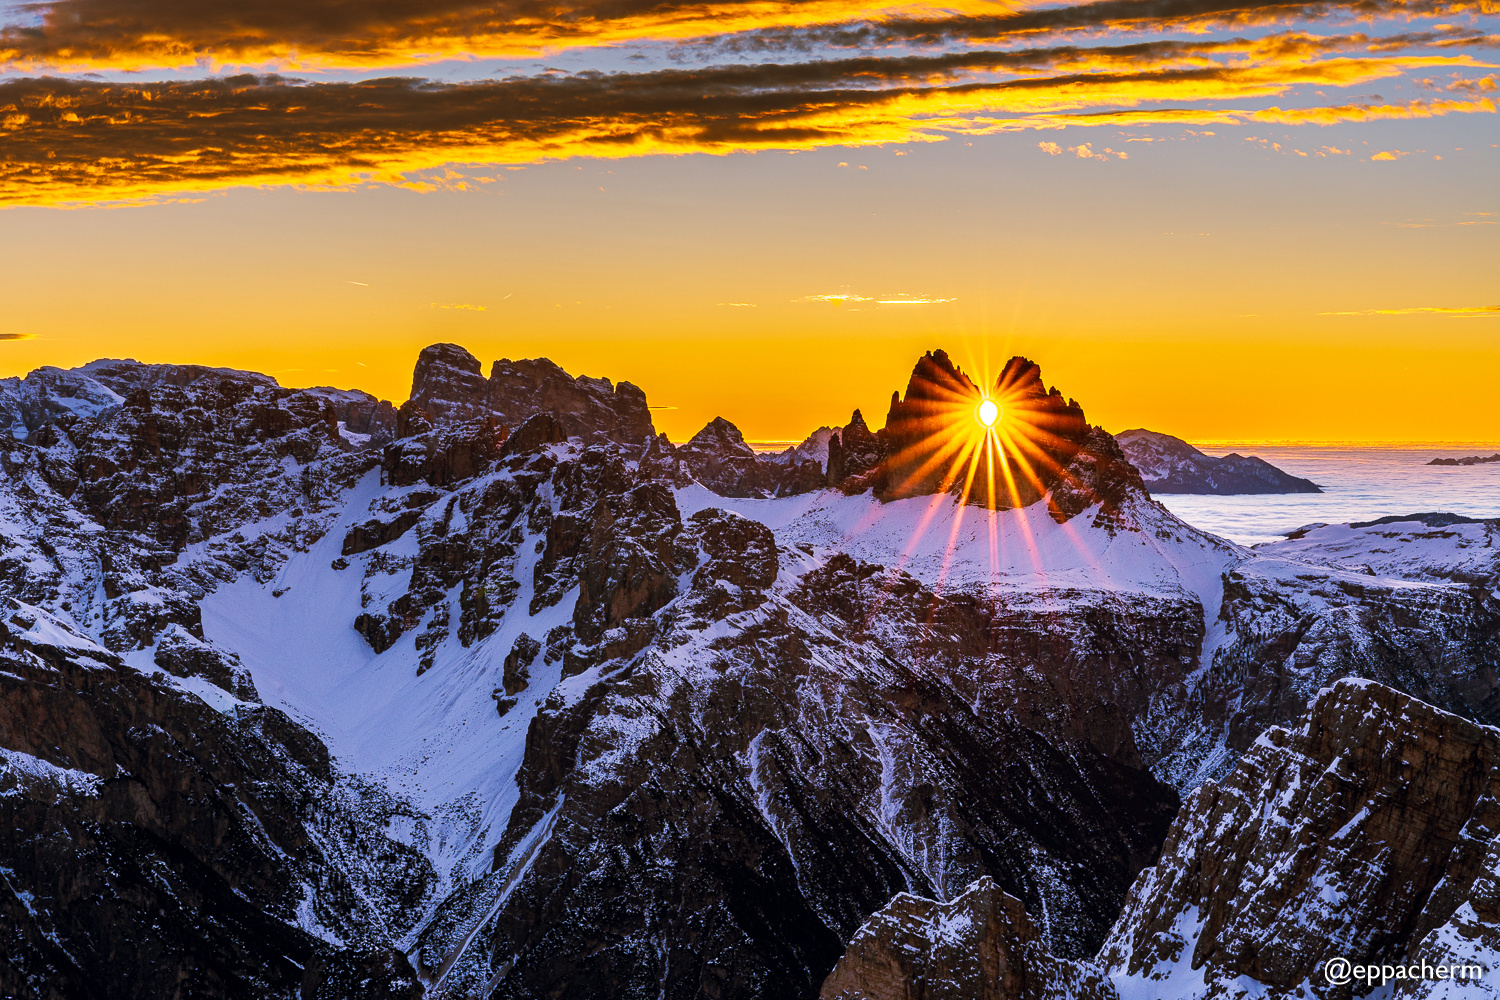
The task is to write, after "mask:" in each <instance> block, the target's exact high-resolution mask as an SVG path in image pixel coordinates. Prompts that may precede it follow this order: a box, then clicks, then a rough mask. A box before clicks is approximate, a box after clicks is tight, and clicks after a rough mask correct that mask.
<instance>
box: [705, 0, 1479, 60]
mask: <svg viewBox="0 0 1500 1000" xmlns="http://www.w3.org/2000/svg"><path fill="white" fill-rule="evenodd" d="M1493 13H1495V7H1494V4H1493V2H1492V0H1312V2H1301V3H1274V2H1272V3H1246V2H1245V0H1099V2H1097V3H1083V4H1074V5H1068V6H1058V7H1042V8H1035V9H1029V10H1021V11H1015V12H1009V13H1002V14H986V15H982V16H954V17H943V18H928V17H892V18H882V19H880V20H878V21H876V20H871V21H858V22H850V23H845V24H832V25H830V24H821V25H809V26H794V25H784V26H775V27H767V28H759V29H755V30H752V31H745V32H739V33H735V34H730V35H723V36H720V37H715V38H705V39H696V40H693V41H688V42H683V43H680V44H679V46H678V48H679V50H680V51H681V52H683V53H690V52H693V51H694V50H696V52H697V54H698V55H699V57H700V58H705V57H712V55H714V54H724V55H728V54H739V55H751V54H755V53H761V54H770V53H776V52H812V51H817V50H823V49H829V48H865V49H869V48H875V47H882V46H892V45H905V46H913V45H917V46H937V45H949V44H953V43H955V42H965V43H970V44H996V43H1001V42H1006V41H1014V40H1018V39H1022V38H1026V37H1030V36H1036V35H1050V34H1065V33H1070V32H1104V31H1110V32H1141V33H1148V34H1163V33H1167V32H1173V31H1189V30H1190V31H1203V30H1208V29H1223V30H1237V29H1243V28H1251V27H1257V28H1264V27H1271V26H1278V25H1297V24H1309V23H1314V22H1320V21H1355V20H1369V21H1373V20H1383V19H1416V18H1437V17H1445V18H1446V17H1468V16H1472V15H1476V14H1493Z"/></svg>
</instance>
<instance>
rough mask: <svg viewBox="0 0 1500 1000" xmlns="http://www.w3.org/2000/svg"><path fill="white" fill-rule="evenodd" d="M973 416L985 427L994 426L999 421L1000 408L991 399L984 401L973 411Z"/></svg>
mask: <svg viewBox="0 0 1500 1000" xmlns="http://www.w3.org/2000/svg"><path fill="white" fill-rule="evenodd" d="M974 416H975V417H977V418H978V420H979V422H980V423H981V424H984V426H986V427H993V426H995V421H997V420H999V419H1000V406H999V404H997V403H996V402H995V401H994V400H993V399H986V400H985V401H984V402H982V403H980V404H979V409H977V410H975V411H974Z"/></svg>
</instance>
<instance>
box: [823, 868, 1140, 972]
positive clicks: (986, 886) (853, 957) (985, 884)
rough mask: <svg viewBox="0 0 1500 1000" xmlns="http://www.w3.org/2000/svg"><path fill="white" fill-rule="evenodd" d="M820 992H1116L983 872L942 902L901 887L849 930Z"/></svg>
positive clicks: (1097, 970) (1019, 902) (1018, 901)
mask: <svg viewBox="0 0 1500 1000" xmlns="http://www.w3.org/2000/svg"><path fill="white" fill-rule="evenodd" d="M818 996H819V998H820V1000H1049V998H1062V997H1069V998H1077V1000H1115V991H1114V988H1113V986H1112V985H1111V984H1110V982H1109V981H1108V980H1107V979H1105V977H1104V973H1103V972H1101V971H1100V970H1099V969H1097V968H1095V967H1093V966H1091V965H1089V964H1088V963H1086V962H1070V961H1067V960H1064V959H1058V958H1056V957H1054V956H1053V955H1052V954H1050V953H1049V952H1048V951H1047V949H1046V947H1045V946H1044V945H1043V944H1042V940H1041V937H1040V936H1039V935H1038V934H1037V932H1036V928H1035V927H1033V926H1032V923H1031V920H1030V918H1028V917H1027V916H1026V908H1025V907H1024V906H1022V905H1021V901H1020V900H1019V899H1016V898H1015V897H1014V896H1010V895H1007V894H1006V893H1004V892H1002V891H1001V889H1000V887H999V886H998V885H996V884H995V881H994V880H993V879H990V878H982V879H979V880H978V881H977V882H975V883H973V884H972V885H970V886H969V887H968V888H967V889H965V890H964V892H963V894H962V895H960V896H958V897H957V898H956V899H954V900H952V901H951V902H948V903H939V902H936V901H935V900H931V899H923V898H921V897H920V896H913V895H911V894H910V893H906V892H903V893H900V894H899V895H897V896H896V898H895V899H893V900H891V901H890V902H889V903H888V904H886V906H885V908H884V909H882V910H881V911H880V912H879V913H877V914H875V915H874V916H873V917H871V918H870V919H869V921H867V922H866V923H865V925H864V926H863V927H861V928H860V929H859V933H857V934H855V935H854V940H852V941H850V942H849V950H848V951H846V952H844V957H843V958H841V959H839V964H838V965H837V966H835V967H834V970H833V973H832V974H831V975H829V977H828V979H827V980H825V981H824V983H823V990H822V992H821V993H819V994H818Z"/></svg>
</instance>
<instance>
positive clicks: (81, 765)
mask: <svg viewBox="0 0 1500 1000" xmlns="http://www.w3.org/2000/svg"><path fill="white" fill-rule="evenodd" d="M6 604H7V605H8V606H7V607H6V608H5V609H4V611H3V612H0V614H3V615H4V619H3V620H0V858H3V859H4V860H3V865H4V882H3V889H0V926H3V928H4V929H3V931H0V937H3V940H4V942H5V948H4V956H5V957H4V958H3V959H0V992H3V993H4V994H5V995H6V996H15V997H27V998H33V997H35V998H72V997H89V996H100V995H108V996H112V997H131V998H134V997H139V998H142V1000H146V998H155V997H162V996H217V997H244V998H247V1000H249V998H257V997H284V998H287V1000H291V998H304V997H320V998H327V1000H343V998H347V997H361V998H369V1000H376V998H386V997H409V998H413V1000H414V998H416V997H420V996H421V995H422V989H421V985H420V984H419V983H418V982H417V980H416V977H415V975H414V974H413V972H412V969H411V966H410V964H409V963H408V962H407V960H406V957H405V956H404V955H403V954H402V953H401V951H400V950H398V949H396V948H394V947H393V941H392V939H391V937H390V936H389V931H388V930H387V928H388V927H389V926H390V925H391V924H395V925H398V926H399V925H402V924H407V925H409V922H410V920H411V919H412V917H413V916H415V913H416V911H417V909H418V906H419V903H420V901H421V898H422V896H423V894H424V891H425V890H426V889H428V888H430V886H431V882H432V873H431V871H430V867H429V866H427V865H426V859H425V858H422V857H421V856H420V855H419V854H417V853H416V852H414V851H412V850H411V849H410V848H408V847H405V846H404V845H402V844H399V843H395V842H392V841H390V840H389V839H387V838H386V837H385V836H384V834H383V829H382V820H383V819H384V818H385V817H386V816H388V815H389V814H390V813H389V810H390V809H391V803H390V802H389V801H387V800H385V799H384V798H383V797H380V796H371V797H368V798H366V799H364V800H363V801H361V800H359V799H357V798H354V797H353V796H351V795H349V794H348V790H347V789H339V788H336V787H335V784H334V774H333V771H332V769H331V766H330V762H329V758H328V751H327V750H326V748H325V747H324V746H323V745H322V743H320V742H319V741H318V740H317V738H316V737H314V736H313V735H312V734H311V733H309V732H307V731H306V730H304V729H303V728H302V727H300V726H298V725H297V724H296V723H295V722H293V721H292V720H291V719H290V718H288V717H287V716H286V715H284V714H283V713H281V712H279V711H277V710H276V709H274V708H268V707H266V706H264V705H260V704H257V703H253V702H251V703H247V702H236V701H235V700H234V699H233V698H230V697H229V696H228V695H223V696H222V697H223V699H224V700H225V701H227V702H229V703H231V704H233V706H234V707H233V709H232V710H230V711H227V712H225V711H220V710H215V709H214V708H210V707H209V706H208V705H207V704H205V703H204V702H203V701H202V700H200V699H199V698H197V697H195V696H194V695H193V694H191V693H189V691H187V690H184V689H182V688H180V687H177V686H175V685H174V684H172V683H171V682H170V680H171V679H170V678H169V677H168V678H166V679H163V678H161V677H155V678H153V677H150V676H148V675H145V674H142V673H141V672H139V671H137V670H134V669H132V668H131V667H129V666H127V665H126V664H125V663H123V662H122V661H121V660H120V659H119V658H118V657H117V656H115V655H113V654H111V653H110V652H108V651H107V650H105V649H103V648H101V647H99V646H97V645H95V644H94V643H92V642H91V641H89V640H88V639H86V638H84V637H82V636H78V635H76V634H74V633H72V632H71V631H70V630H69V629H68V628H67V626H66V625H65V624H64V623H63V622H60V621H59V620H57V619H55V618H54V617H52V616H51V615H49V614H48V613H47V612H45V611H43V610H41V609H38V608H33V607H30V606H28V605H24V604H21V603H19V602H16V601H13V600H11V601H7V602H6ZM356 858H357V859H358V861H357V863H355V864H351V863H350V862H351V861H353V860H354V859H356Z"/></svg>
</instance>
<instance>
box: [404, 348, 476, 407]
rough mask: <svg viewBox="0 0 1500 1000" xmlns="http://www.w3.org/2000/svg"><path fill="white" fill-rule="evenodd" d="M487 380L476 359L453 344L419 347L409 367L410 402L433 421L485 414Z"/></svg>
mask: <svg viewBox="0 0 1500 1000" xmlns="http://www.w3.org/2000/svg"><path fill="white" fill-rule="evenodd" d="M486 388H487V383H486V382H485V379H484V376H483V375H481V374H480V365H479V359H478V358H476V357H474V355H472V354H470V353H469V352H468V351H466V350H465V349H464V348H462V347H460V346H458V345H457V344H431V345H429V346H427V347H424V348H422V353H420V354H418V355H417V363H416V366H415V368H413V370H412V377H411V402H412V403H413V404H415V405H416V406H419V407H421V408H422V410H423V411H425V412H426V413H427V414H429V415H430V416H431V417H432V418H433V419H436V420H466V419H468V418H470V417H474V416H479V415H480V414H481V413H484V415H488V413H487V411H486V408H485V407H484V405H483V400H484V395H485V389H486Z"/></svg>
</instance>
